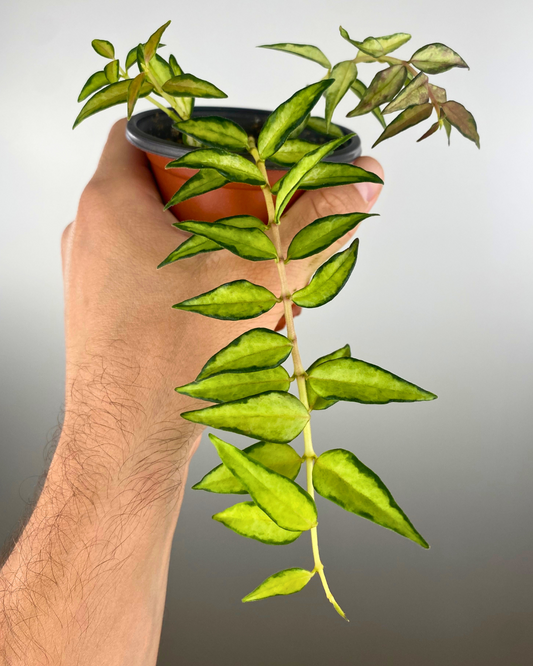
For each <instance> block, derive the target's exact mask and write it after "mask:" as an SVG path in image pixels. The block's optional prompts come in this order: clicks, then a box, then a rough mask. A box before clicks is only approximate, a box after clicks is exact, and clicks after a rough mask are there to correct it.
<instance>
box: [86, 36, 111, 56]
mask: <svg viewBox="0 0 533 666" xmlns="http://www.w3.org/2000/svg"><path fill="white" fill-rule="evenodd" d="M91 46H92V47H93V49H94V50H95V51H96V53H98V55H101V56H103V57H104V58H109V59H110V60H113V58H114V57H115V47H114V46H113V44H111V42H108V41H107V40H106V39H93V41H92V42H91Z"/></svg>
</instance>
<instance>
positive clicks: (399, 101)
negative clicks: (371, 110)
mask: <svg viewBox="0 0 533 666" xmlns="http://www.w3.org/2000/svg"><path fill="white" fill-rule="evenodd" d="M428 101H429V93H428V77H427V76H426V75H425V74H423V73H422V72H421V73H420V74H418V75H417V76H415V78H414V79H413V80H412V81H410V82H409V83H408V85H406V86H405V88H404V89H403V90H402V91H401V93H400V94H399V95H397V97H395V99H393V100H392V102H391V103H390V104H388V105H387V106H386V107H385V108H384V109H383V113H394V112H395V111H401V110H402V109H406V108H407V107H408V106H414V105H417V104H425V103H426V102H428Z"/></svg>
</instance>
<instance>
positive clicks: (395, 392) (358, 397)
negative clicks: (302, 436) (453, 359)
mask: <svg viewBox="0 0 533 666" xmlns="http://www.w3.org/2000/svg"><path fill="white" fill-rule="evenodd" d="M307 381H308V382H309V385H310V386H311V388H312V389H313V390H314V391H316V393H318V395H320V396H322V397H323V398H326V399H327V400H348V401H350V402H361V403H364V404H371V405H384V404H386V403H388V402H416V401H419V400H435V398H436V397H437V396H436V395H435V394H434V393H430V392H429V391H426V390H425V389H423V388H420V387H419V386H416V384H411V382H408V381H406V380H405V379H402V378H401V377H398V376H397V375H393V374H392V373H391V372H388V370H384V369H383V368H380V367H378V366H377V365H372V364H371V363H365V361H360V360H358V359H356V358H342V359H338V360H336V361H328V362H327V363H323V364H322V365H319V366H318V367H316V368H314V369H313V370H311V372H309V373H308V379H307Z"/></svg>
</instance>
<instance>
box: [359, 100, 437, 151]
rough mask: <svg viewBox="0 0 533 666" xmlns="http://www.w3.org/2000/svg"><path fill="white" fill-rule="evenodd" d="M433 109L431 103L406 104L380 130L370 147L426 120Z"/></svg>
mask: <svg viewBox="0 0 533 666" xmlns="http://www.w3.org/2000/svg"><path fill="white" fill-rule="evenodd" d="M432 111H433V105H432V104H429V103H427V104H417V105H416V106H408V107H407V108H406V109H405V111H402V112H401V113H400V115H399V116H396V118H395V119H394V120H393V121H392V122H391V123H390V124H389V125H387V129H386V130H385V131H384V132H382V133H381V134H380V135H379V137H378V138H377V141H375V142H374V145H373V146H372V148H374V147H375V146H377V145H378V143H381V142H382V141H385V139H390V138H391V137H393V136H396V134H399V133H400V132H404V131H405V130H406V129H409V128H410V127H414V126H415V125H418V123H421V122H422V121H423V120H427V118H429V116H430V115H431V113H432Z"/></svg>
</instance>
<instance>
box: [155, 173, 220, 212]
mask: <svg viewBox="0 0 533 666" xmlns="http://www.w3.org/2000/svg"><path fill="white" fill-rule="evenodd" d="M229 182H230V180H229V179H227V178H224V176H222V175H221V174H220V173H219V172H218V171H216V169H200V171H198V173H195V174H194V176H192V177H191V178H189V180H187V181H185V183H183V185H182V186H181V187H180V189H179V190H178V191H177V192H176V193H175V194H174V195H173V197H172V198H171V199H170V201H169V202H168V203H167V204H166V206H165V210H167V209H168V208H171V207H172V206H175V205H176V204H179V203H181V202H182V201H187V199H192V198H193V197H197V196H199V195H200V194H205V193H206V192H211V191H212V190H218V188H219V187H224V185H226V184H227V183H229Z"/></svg>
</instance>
